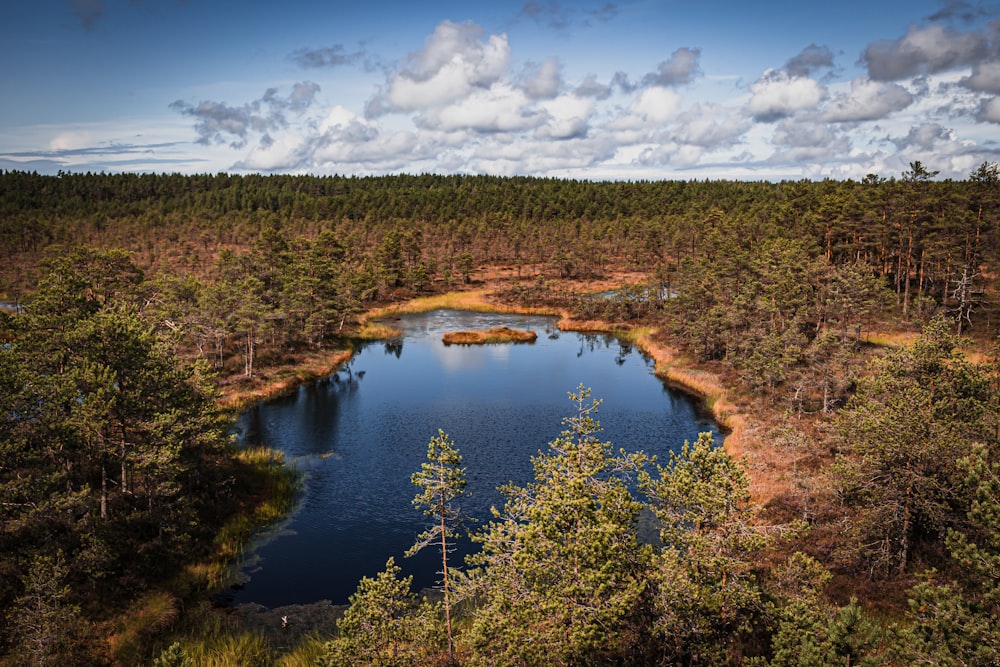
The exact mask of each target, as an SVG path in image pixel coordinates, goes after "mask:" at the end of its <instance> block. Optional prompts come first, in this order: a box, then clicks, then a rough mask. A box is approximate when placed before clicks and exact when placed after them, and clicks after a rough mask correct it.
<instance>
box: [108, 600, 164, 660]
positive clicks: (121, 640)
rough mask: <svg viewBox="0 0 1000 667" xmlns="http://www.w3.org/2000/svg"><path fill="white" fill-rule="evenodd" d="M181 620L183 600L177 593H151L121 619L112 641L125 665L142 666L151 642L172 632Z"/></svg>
mask: <svg viewBox="0 0 1000 667" xmlns="http://www.w3.org/2000/svg"><path fill="white" fill-rule="evenodd" d="M179 618H180V600H178V599H177V597H176V596H174V595H173V593H168V592H166V591H150V592H148V593H146V594H144V595H142V596H141V597H140V598H139V599H137V600H136V601H135V602H133V603H132V605H131V606H130V607H129V610H128V612H127V613H125V614H124V615H122V616H121V618H120V619H119V623H120V627H119V628H118V631H117V632H116V633H114V634H113V635H111V637H109V638H108V644H109V645H110V648H111V650H112V652H113V653H114V655H115V657H116V658H117V659H118V660H119V662H121V663H123V664H139V663H140V661H141V657H142V654H143V652H144V650H145V647H146V644H147V643H148V641H149V639H150V638H152V637H155V636H156V635H158V634H160V633H162V632H164V631H166V630H168V629H169V628H170V627H171V626H173V625H174V624H175V623H176V622H177V620H178V619H179Z"/></svg>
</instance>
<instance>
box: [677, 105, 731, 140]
mask: <svg viewBox="0 0 1000 667" xmlns="http://www.w3.org/2000/svg"><path fill="white" fill-rule="evenodd" d="M749 129H750V121H749V120H748V119H747V118H746V117H745V116H744V115H742V114H741V113H739V111H738V110H737V109H732V108H728V107H723V106H721V105H718V104H711V103H704V104H703V103H698V104H695V105H694V106H692V107H691V108H690V109H688V110H687V111H685V112H684V113H682V114H680V115H679V116H678V117H677V127H676V128H675V129H674V131H673V133H672V136H673V138H674V140H675V141H677V142H678V143H681V144H687V145H692V146H700V147H702V148H710V149H717V148H721V147H729V146H732V145H734V144H736V143H737V142H738V141H739V140H740V137H742V136H743V134H744V133H746V131H747V130H749Z"/></svg>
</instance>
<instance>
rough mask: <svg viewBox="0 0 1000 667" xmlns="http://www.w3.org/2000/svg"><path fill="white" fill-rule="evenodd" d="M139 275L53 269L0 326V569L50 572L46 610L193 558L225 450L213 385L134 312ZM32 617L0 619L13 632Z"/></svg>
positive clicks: (92, 262)
mask: <svg viewBox="0 0 1000 667" xmlns="http://www.w3.org/2000/svg"><path fill="white" fill-rule="evenodd" d="M51 272H55V273H57V274H58V275H54V274H53V273H51ZM138 275H139V272H138V271H137V270H136V269H135V268H134V265H130V264H129V263H128V261H127V259H126V258H125V257H124V256H123V255H122V254H120V253H113V252H112V253H103V252H101V251H89V250H88V251H79V252H77V253H75V254H74V255H71V256H70V257H69V258H62V259H59V260H57V261H53V262H52V264H51V268H50V273H47V274H46V275H45V276H44V277H43V280H42V282H41V288H40V289H39V291H38V292H37V293H36V295H35V298H34V300H33V301H32V305H31V307H30V308H29V309H28V311H27V313H25V314H23V315H19V316H17V317H16V318H13V319H11V320H9V321H5V329H4V330H3V331H2V337H3V339H4V340H5V341H6V342H5V344H3V345H2V346H0V388H3V389H4V391H2V392H0V453H2V454H3V460H2V462H0V567H2V568H3V569H4V570H5V571H8V572H11V573H13V574H14V578H15V581H18V580H19V581H20V582H21V585H22V587H23V588H24V590H26V591H30V590H32V587H36V586H38V585H40V580H38V579H37V576H38V575H36V571H37V570H38V568H40V567H42V565H45V564H48V570H47V571H51V572H50V578H51V580H52V581H58V582H62V583H60V584H59V586H60V587H59V588H58V589H55V592H50V598H51V604H53V605H57V606H56V609H58V610H62V611H63V612H65V611H66V610H75V609H77V608H78V607H79V608H84V609H86V612H87V613H86V617H87V618H88V619H89V618H92V617H93V616H95V615H98V614H101V613H105V612H102V611H97V612H96V613H95V611H94V610H101V609H102V608H103V607H105V605H108V606H111V605H114V604H122V601H123V600H125V601H127V600H128V599H129V598H130V597H131V596H133V595H136V594H137V593H140V592H141V591H142V589H143V588H144V586H145V585H146V584H145V583H143V582H145V581H148V577H149V576H150V573H151V572H157V573H159V574H158V576H163V573H165V572H169V571H170V569H171V568H172V567H174V566H175V565H176V564H177V563H178V562H179V561H181V560H183V559H184V558H188V557H190V552H191V549H192V547H193V546H194V544H195V541H196V536H200V535H199V531H202V530H204V527H203V523H202V521H203V518H204V517H206V516H209V515H211V514H212V513H214V512H215V511H216V510H215V508H214V507H212V506H211V505H208V504H205V503H204V502H203V499H204V498H206V497H207V495H206V493H205V492H206V491H208V489H209V488H211V487H212V485H213V484H214V478H213V464H212V463H211V460H212V457H214V456H217V455H218V454H220V453H221V452H223V451H224V447H225V443H226V442H227V439H226V436H225V429H226V427H227V420H226V419H225V418H224V417H223V415H222V414H221V413H219V412H218V411H217V409H216V407H215V405H214V393H213V392H212V391H210V390H209V388H208V386H207V384H206V382H205V377H204V376H203V375H202V374H201V372H200V371H198V370H196V369H194V368H189V367H186V366H184V365H181V364H178V363H177V360H176V359H175V358H174V357H173V356H172V355H171V353H170V351H169V349H168V348H167V347H166V346H165V345H164V344H163V343H162V341H161V340H160V339H159V338H158V337H157V335H156V333H155V332H154V330H153V329H152V327H151V326H150V325H149V324H148V323H147V322H145V321H144V320H143V319H142V317H141V316H140V315H139V314H138V313H137V312H136V311H135V309H134V307H133V306H132V305H130V302H131V300H132V299H133V298H134V293H133V292H132V291H131V290H132V289H133V288H134V287H135V281H136V279H137V278H136V277H137V276H138ZM67 285H76V286H77V287H79V288H80V289H81V291H80V292H76V291H74V290H75V289H76V287H74V288H73V289H67ZM57 553H61V554H65V559H64V560H63V559H62V558H63V557H61V556H60V557H59V559H58V560H57V561H53V560H52V559H53V558H55V556H54V554H57ZM43 569H44V568H43ZM84 582H88V583H89V585H88V586H86V587H85V586H84V585H83V584H84ZM98 582H99V585H98ZM64 585H65V586H66V588H63V587H62V586H64ZM56 593H58V595H56ZM3 602H8V601H3ZM84 602H86V603H88V604H87V605H86V607H84V604H83V603H84ZM36 609H37V607H36ZM38 613H41V612H38ZM75 613H76V612H74V614H75ZM81 616H82V614H81ZM29 617H30V616H29V615H26V614H24V613H20V614H13V615H6V624H7V626H8V629H10V630H11V632H12V633H18V632H20V630H17V627H18V624H19V623H22V621H23V620H24V619H27V618H29ZM63 620H65V619H63ZM98 620H103V619H100V617H98ZM58 625H59V628H58V629H59V632H60V633H64V634H65V635H66V636H67V637H69V636H71V635H72V632H73V630H74V629H76V628H78V627H80V626H81V625H82V624H81V623H72V622H60V623H59V624H58ZM33 637H35V638H37V639H38V641H43V638H45V637H48V635H47V634H45V633H41V632H34V633H33ZM44 642H45V643H46V644H47V645H52V641H50V640H49V639H44ZM39 650H40V649H39ZM81 659H84V658H81ZM39 660H41V658H39Z"/></svg>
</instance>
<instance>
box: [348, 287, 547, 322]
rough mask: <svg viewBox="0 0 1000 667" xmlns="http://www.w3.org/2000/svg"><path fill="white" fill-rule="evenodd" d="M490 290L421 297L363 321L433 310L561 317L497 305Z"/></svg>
mask: <svg viewBox="0 0 1000 667" xmlns="http://www.w3.org/2000/svg"><path fill="white" fill-rule="evenodd" d="M488 295H489V291H488V290H472V291H468V292H448V293H447V294H436V295H434V296H426V297H420V298H418V299H412V300H410V301H406V302H404V303H394V304H392V305H390V306H386V307H385V308H377V309H375V310H372V311H370V312H368V313H367V314H366V315H365V316H364V317H363V318H362V320H361V322H362V324H367V323H368V322H369V321H371V320H379V319H384V318H387V317H398V316H400V315H413V314H416V313H429V312H431V311H432V310H466V311H471V312H475V313H512V314H522V315H560V314H561V313H559V312H556V311H554V310H551V309H545V308H523V307H517V306H508V305H505V304H501V303H495V302H492V301H490V300H488V299H487V296H488Z"/></svg>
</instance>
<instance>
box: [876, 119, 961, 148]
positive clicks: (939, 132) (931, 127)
mask: <svg viewBox="0 0 1000 667" xmlns="http://www.w3.org/2000/svg"><path fill="white" fill-rule="evenodd" d="M953 138H954V133H953V132H952V131H951V130H949V129H948V128H946V127H942V126H941V125H939V124H937V123H921V124H920V125H917V126H916V127H912V128H910V131H909V132H908V133H907V134H906V136H905V137H890V138H889V141H891V142H892V143H894V144H895V145H896V148H898V149H899V150H905V149H908V148H919V149H921V150H925V151H929V150H931V149H933V148H934V145H935V144H936V143H937V142H939V141H951V140H952V139H953Z"/></svg>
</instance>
